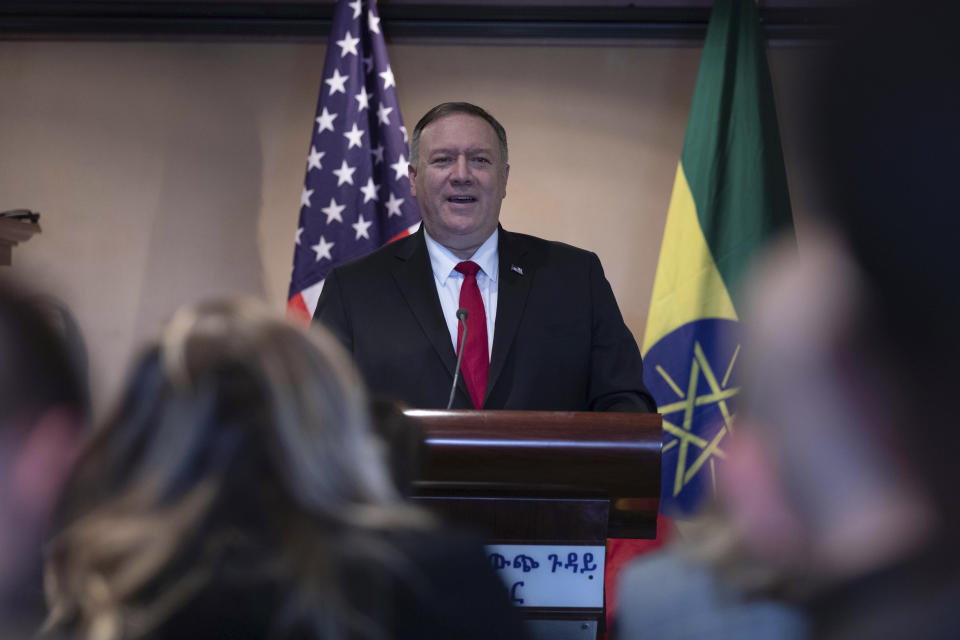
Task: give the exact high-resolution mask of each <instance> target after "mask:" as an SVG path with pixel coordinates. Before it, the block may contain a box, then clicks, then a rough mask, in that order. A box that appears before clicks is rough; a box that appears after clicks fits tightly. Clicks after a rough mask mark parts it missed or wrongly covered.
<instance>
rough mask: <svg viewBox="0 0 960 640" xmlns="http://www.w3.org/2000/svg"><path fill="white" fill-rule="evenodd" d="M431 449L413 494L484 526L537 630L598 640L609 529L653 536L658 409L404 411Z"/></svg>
mask: <svg viewBox="0 0 960 640" xmlns="http://www.w3.org/2000/svg"><path fill="white" fill-rule="evenodd" d="M404 414H405V415H406V416H408V417H410V418H413V419H415V420H416V421H417V422H418V423H419V424H420V426H421V428H422V429H423V431H424V435H425V439H426V450H425V453H424V460H423V464H422V465H421V469H420V473H419V475H418V477H417V479H416V480H415V482H414V491H413V496H414V499H415V500H417V501H419V502H420V503H421V504H423V505H424V506H426V507H427V508H429V509H431V510H432V511H434V512H436V513H439V514H440V515H441V516H442V517H443V518H444V519H445V520H447V521H448V522H451V523H453V524H458V525H464V526H468V527H471V528H473V529H475V530H477V531H480V532H481V533H482V534H484V535H485V536H486V539H487V541H488V547H487V555H488V558H489V559H490V561H491V564H492V565H493V567H494V569H496V570H497V571H498V572H499V573H501V577H502V578H503V579H504V580H505V582H506V583H507V586H508V587H509V588H510V593H511V597H512V598H513V600H514V603H515V604H516V605H518V606H520V607H521V608H522V609H523V611H524V614H525V616H526V618H527V619H528V621H530V625H531V631H532V632H533V634H534V636H535V637H538V638H539V637H543V638H553V639H555V640H565V639H566V638H583V639H587V638H591V639H592V638H595V637H596V634H597V631H598V629H599V628H602V620H603V616H604V601H603V562H604V559H605V556H604V549H603V548H604V547H605V545H606V539H607V538H608V537H614V538H652V537H654V536H655V534H656V515H657V507H658V500H659V497H660V451H661V447H662V435H661V417H660V416H659V415H658V414H641V413H586V412H554V411H546V412H541V411H425V410H408V411H405V412H404Z"/></svg>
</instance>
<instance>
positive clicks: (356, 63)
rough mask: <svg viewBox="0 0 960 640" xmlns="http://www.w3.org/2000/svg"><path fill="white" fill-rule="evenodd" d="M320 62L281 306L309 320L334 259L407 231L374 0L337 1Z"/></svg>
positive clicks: (399, 127) (408, 200) (393, 105)
mask: <svg viewBox="0 0 960 640" xmlns="http://www.w3.org/2000/svg"><path fill="white" fill-rule="evenodd" d="M328 42H329V44H328V45H327V55H326V60H325V61H324V64H323V82H322V83H321V86H320V98H319V100H318V101H317V114H316V120H315V126H314V128H313V136H312V138H311V140H310V153H309V155H308V156H307V174H306V178H305V179H304V185H303V191H302V193H301V194H300V223H299V225H298V228H297V235H296V239H295V243H296V244H295V246H294V252H293V275H292V276H291V278H290V294H289V296H288V301H287V313H288V315H290V316H291V317H296V318H301V319H305V320H309V319H310V318H311V317H312V316H313V312H314V310H315V309H316V307H317V299H318V298H319V297H320V291H321V290H322V289H323V282H324V279H325V278H326V277H327V274H328V273H330V270H331V269H333V268H334V267H335V266H337V265H340V264H344V263H346V262H350V261H351V260H355V259H356V258H359V257H361V256H364V255H366V254H368V253H370V252H371V251H373V250H374V249H376V248H378V247H380V246H382V245H384V244H386V243H388V242H390V241H392V240H395V239H396V238H400V237H403V236H405V235H408V234H409V233H411V232H412V231H414V230H415V229H416V227H417V225H418V224H419V222H420V210H419V209H418V208H417V202H416V200H414V199H413V197H412V196H411V195H410V183H409V179H408V178H407V161H408V159H409V157H410V152H409V147H408V136H407V130H406V128H405V127H404V126H403V119H402V118H401V117H400V106H399V104H398V103H397V88H396V84H395V82H394V77H393V71H392V70H391V68H390V61H389V60H387V47H386V44H385V43H384V40H383V31H382V29H381V27H380V18H379V17H378V16H377V7H376V2H375V1H374V0H353V1H352V2H347V1H346V0H340V1H339V2H338V3H337V7H336V9H335V10H334V15H333V30H332V31H331V33H330V39H329V40H328Z"/></svg>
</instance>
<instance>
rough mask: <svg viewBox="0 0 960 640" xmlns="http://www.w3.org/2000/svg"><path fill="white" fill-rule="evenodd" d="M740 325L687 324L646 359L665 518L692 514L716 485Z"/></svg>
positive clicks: (731, 406) (732, 398) (734, 389)
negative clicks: (659, 435)
mask: <svg viewBox="0 0 960 640" xmlns="http://www.w3.org/2000/svg"><path fill="white" fill-rule="evenodd" d="M739 325H740V323H739V322H736V321H734V320H725V319H720V318H709V319H704V320H696V321H694V322H689V323H687V324H685V325H683V326H681V327H679V328H678V329H675V330H674V331H672V332H671V333H669V334H667V335H666V336H664V337H663V338H662V339H661V340H660V341H659V342H657V343H656V344H654V345H653V346H652V347H651V348H650V349H649V351H647V354H646V356H645V357H644V382H645V383H646V385H647V388H648V389H649V390H650V392H651V393H652V394H653V397H654V398H655V399H656V401H657V405H658V407H659V411H660V413H661V414H662V415H663V466H662V469H663V471H662V473H663V476H662V487H661V492H660V496H661V497H660V511H661V513H663V514H665V515H668V516H672V517H684V516H690V515H693V514H694V513H695V512H696V511H697V509H698V508H699V507H700V506H701V503H702V502H703V500H704V498H706V497H707V496H708V495H710V493H711V492H712V490H713V488H714V486H715V483H716V475H717V470H718V468H719V464H720V463H721V462H722V460H723V458H724V457H725V455H726V454H725V453H724V445H725V444H726V438H727V436H729V434H730V431H731V428H732V427H731V422H732V418H733V415H734V413H735V411H736V401H737V394H738V393H739V391H740V389H739V386H738V385H737V357H738V355H739V353H740V341H739V335H738V333H739V332H738V327H739Z"/></svg>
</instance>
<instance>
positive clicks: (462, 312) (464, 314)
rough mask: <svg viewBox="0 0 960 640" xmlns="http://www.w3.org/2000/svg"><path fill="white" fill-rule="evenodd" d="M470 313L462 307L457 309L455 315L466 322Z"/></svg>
mask: <svg viewBox="0 0 960 640" xmlns="http://www.w3.org/2000/svg"><path fill="white" fill-rule="evenodd" d="M468 315H470V314H468V313H467V310H466V309H464V308H462V307H461V308H460V309H457V317H458V318H460V322H466V321H467V316H468Z"/></svg>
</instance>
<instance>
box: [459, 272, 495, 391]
mask: <svg viewBox="0 0 960 640" xmlns="http://www.w3.org/2000/svg"><path fill="white" fill-rule="evenodd" d="M454 269H455V270H457V271H459V272H460V273H462V274H463V285H462V286H461V287H460V307H461V308H462V309H466V310H467V344H465V345H464V346H463V363H462V365H461V367H460V369H461V371H463V381H464V382H466V383H467V391H469V392H470V399H471V400H473V406H474V407H475V408H477V409H481V408H483V394H484V393H485V392H486V390H487V373H488V372H489V371H490V355H489V351H488V347H487V314H486V312H485V311H484V309H483V298H481V297H480V287H478V286H477V271H479V270H480V265H478V264H477V263H476V262H469V261H468V262H461V263H460V264H458V265H457V266H455V267H454ZM462 339H463V327H461V326H459V325H458V327H457V351H459V350H460V341H461V340H462Z"/></svg>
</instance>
